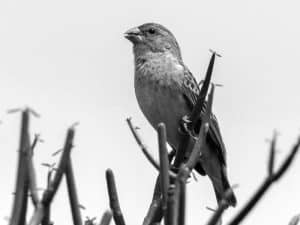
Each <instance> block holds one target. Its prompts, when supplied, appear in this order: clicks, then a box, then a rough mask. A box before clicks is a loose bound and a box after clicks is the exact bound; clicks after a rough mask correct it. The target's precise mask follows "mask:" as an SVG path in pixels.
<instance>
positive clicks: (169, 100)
mask: <svg viewBox="0 0 300 225" xmlns="http://www.w3.org/2000/svg"><path fill="white" fill-rule="evenodd" d="M176 67H177V68H176ZM178 69H180V68H179V66H178V65H176V64H173V65H172V63H168V62H163V63H161V61H159V62H156V61H150V62H149V61H148V62H145V63H144V64H143V65H140V66H137V65H136V71H135V93H136V97H137V101H138V103H139V106H140V108H141V110H142V112H143V113H144V115H145V116H146V118H147V119H148V121H149V122H150V123H151V125H152V126H153V127H154V128H155V129H156V128H157V125H158V123H160V122H163V123H165V125H166V127H167V137H168V142H169V144H171V145H172V146H174V147H177V145H178V143H179V140H178V138H179V136H178V135H179V134H178V125H179V121H180V120H181V118H182V117H183V116H184V115H186V114H188V113H189V110H188V108H187V105H186V102H185V100H184V98H183V95H182V92H181V89H180V86H181V81H182V78H181V73H179V71H178Z"/></svg>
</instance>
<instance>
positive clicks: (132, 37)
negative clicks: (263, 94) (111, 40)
mask: <svg viewBox="0 0 300 225" xmlns="http://www.w3.org/2000/svg"><path fill="white" fill-rule="evenodd" d="M124 37H125V38H126V39H128V40H129V41H130V42H131V43H132V44H133V55H134V89H135V95H136V98H137V102H138V105H139V107H140V109H141V111H142V112H143V114H144V115H145V117H146V118H147V120H148V121H149V122H150V124H151V125H152V126H153V128H154V129H157V128H158V127H157V125H158V124H159V123H161V122H162V123H164V124H165V126H166V133H167V142H168V144H169V145H170V146H171V147H172V148H173V149H175V151H176V150H177V149H178V147H179V143H180V141H181V140H182V133H181V132H180V129H178V127H180V124H182V121H183V120H182V119H183V118H184V117H185V116H186V115H189V114H190V113H191V112H192V110H193V107H194V106H195V104H196V101H197V98H198V96H199V93H200V88H199V86H198V83H197V81H196V79H195V77H194V76H193V75H192V73H191V72H190V70H189V69H188V68H187V66H186V65H185V64H184V62H183V60H182V55H181V50H180V47H179V44H178V42H177V40H176V38H175V36H174V35H173V34H172V33H171V31H170V30H168V29H167V28H166V27H164V26H163V25H160V24H157V23H145V24H142V25H140V26H137V27H133V28H131V29H129V30H128V31H126V32H125V33H124ZM205 143H206V144H205V146H204V147H203V149H202V150H201V157H200V156H199V160H198V161H197V165H196V167H195V170H196V171H197V172H198V173H200V174H201V175H208V177H209V178H210V180H211V182H212V185H213V188H214V191H215V195H216V199H217V202H218V204H220V202H221V200H222V199H223V197H224V195H225V192H226V191H227V190H228V189H229V188H231V186H230V184H229V181H228V177H227V162H226V149H225V145H224V142H223V139H222V136H221V132H220V128H219V125H218V121H217V119H216V117H215V116H214V115H212V116H211V120H210V124H209V130H208V134H207V137H206V142H205ZM236 204H237V200H236V197H235V195H234V193H233V192H232V195H231V196H230V197H229V199H228V205H230V206H233V207H234V206H236Z"/></svg>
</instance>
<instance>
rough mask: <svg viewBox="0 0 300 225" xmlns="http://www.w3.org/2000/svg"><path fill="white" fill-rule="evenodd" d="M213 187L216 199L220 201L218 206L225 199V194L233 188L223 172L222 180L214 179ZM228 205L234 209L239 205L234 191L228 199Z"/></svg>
mask: <svg viewBox="0 0 300 225" xmlns="http://www.w3.org/2000/svg"><path fill="white" fill-rule="evenodd" d="M212 183H213V187H214V190H215V194H216V198H217V201H218V204H219V203H220V201H221V200H222V199H223V198H224V194H225V192H226V191H227V190H228V189H229V188H231V186H230V184H229V182H228V179H227V176H226V174H224V171H222V179H214V178H212ZM228 204H229V205H230V206H232V207H235V206H236V204H237V200H236V197H235V195H234V193H233V191H232V194H231V195H230V196H229V198H228Z"/></svg>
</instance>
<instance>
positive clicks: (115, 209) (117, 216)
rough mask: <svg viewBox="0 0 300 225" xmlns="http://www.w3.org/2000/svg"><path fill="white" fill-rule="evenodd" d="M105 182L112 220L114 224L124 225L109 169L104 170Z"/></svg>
mask: <svg viewBox="0 0 300 225" xmlns="http://www.w3.org/2000/svg"><path fill="white" fill-rule="evenodd" d="M106 183H107V190H108V195H109V205H110V208H111V210H112V213H113V217H114V221H115V223H116V225H125V221H124V217H123V214H122V211H121V208H120V203H119V198H118V193H117V187H116V182H115V178H114V174H113V171H112V170H111V169H107V170H106Z"/></svg>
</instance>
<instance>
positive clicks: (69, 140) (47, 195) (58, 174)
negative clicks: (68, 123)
mask: <svg viewBox="0 0 300 225" xmlns="http://www.w3.org/2000/svg"><path fill="white" fill-rule="evenodd" d="M74 133H75V130H74V129H73V128H69V129H68V132H67V137H66V142H65V146H64V151H63V153H62V155H61V158H60V161H59V164H58V166H57V169H56V171H55V175H54V178H53V180H52V181H51V183H50V188H49V189H48V190H47V191H46V192H44V194H43V198H42V202H43V204H45V205H47V204H49V203H50V202H51V201H52V199H53V197H54V195H55V193H56V191H57V189H58V187H59V185H60V182H61V179H62V176H63V174H64V172H65V170H66V168H67V164H68V161H69V158H70V152H71V149H72V147H73V139H74Z"/></svg>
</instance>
